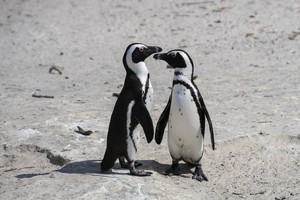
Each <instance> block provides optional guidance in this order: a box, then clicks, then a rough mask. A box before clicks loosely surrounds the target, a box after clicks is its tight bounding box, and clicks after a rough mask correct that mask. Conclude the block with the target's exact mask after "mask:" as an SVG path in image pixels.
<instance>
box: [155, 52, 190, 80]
mask: <svg viewBox="0 0 300 200" xmlns="http://www.w3.org/2000/svg"><path fill="white" fill-rule="evenodd" d="M153 57H154V58H155V59H156V60H164V61H166V62H167V63H168V64H169V65H170V66H171V67H172V68H173V69H175V73H176V72H179V73H180V74H183V75H185V76H188V77H190V78H192V76H193V73H194V63H193V60H192V59H191V57H190V56H189V54H188V53H187V52H185V51H184V50H182V49H174V50H171V51H169V52H167V53H156V54H154V56H153Z"/></svg>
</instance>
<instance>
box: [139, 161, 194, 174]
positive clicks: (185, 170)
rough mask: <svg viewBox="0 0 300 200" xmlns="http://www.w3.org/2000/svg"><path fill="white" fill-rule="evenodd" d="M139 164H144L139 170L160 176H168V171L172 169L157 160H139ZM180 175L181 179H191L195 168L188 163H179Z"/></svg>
mask: <svg viewBox="0 0 300 200" xmlns="http://www.w3.org/2000/svg"><path fill="white" fill-rule="evenodd" d="M137 162H139V163H142V166H140V167H138V169H143V170H146V171H155V172H157V173H158V174H160V175H165V176H168V174H167V173H166V171H167V170H168V169H170V168H171V163H170V164H162V163H159V162H157V161H155V160H137ZM178 166H179V173H180V174H179V175H178V176H180V177H184V178H190V174H191V173H192V172H193V169H194V168H195V166H193V165H191V164H188V163H184V162H182V163H179V164H178Z"/></svg>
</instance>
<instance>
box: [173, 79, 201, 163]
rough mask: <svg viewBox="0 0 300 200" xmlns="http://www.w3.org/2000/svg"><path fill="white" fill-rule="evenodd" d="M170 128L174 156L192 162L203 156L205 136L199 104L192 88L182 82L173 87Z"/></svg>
mask: <svg viewBox="0 0 300 200" xmlns="http://www.w3.org/2000/svg"><path fill="white" fill-rule="evenodd" d="M168 130H169V131H168V145H169V150H170V153H171V155H173V157H176V158H182V159H183V160H185V161H187V162H192V161H193V160H197V159H199V157H201V156H202V150H203V138H202V135H201V127H200V118H199V115H198V112H197V106H196V103H195V100H194V98H193V96H192V95H191V92H190V90H189V89H188V88H186V87H185V86H184V85H181V84H176V85H174V87H173V91H172V101H171V108H170V116H169V127H168Z"/></svg>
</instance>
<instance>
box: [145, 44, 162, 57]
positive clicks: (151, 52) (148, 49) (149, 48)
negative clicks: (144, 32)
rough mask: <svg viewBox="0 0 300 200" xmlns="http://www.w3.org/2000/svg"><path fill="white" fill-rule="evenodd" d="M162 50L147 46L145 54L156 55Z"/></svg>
mask: <svg viewBox="0 0 300 200" xmlns="http://www.w3.org/2000/svg"><path fill="white" fill-rule="evenodd" d="M161 51H162V48H160V47H157V46H148V48H147V52H148V53H149V55H151V54H153V53H157V52H161Z"/></svg>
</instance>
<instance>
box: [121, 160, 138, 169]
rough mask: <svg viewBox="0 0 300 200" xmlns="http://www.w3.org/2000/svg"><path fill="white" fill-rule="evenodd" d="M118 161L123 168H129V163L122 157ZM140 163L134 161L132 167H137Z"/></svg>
mask: <svg viewBox="0 0 300 200" xmlns="http://www.w3.org/2000/svg"><path fill="white" fill-rule="evenodd" d="M119 162H120V165H121V167H122V168H124V169H129V168H130V165H129V163H128V162H126V161H125V158H124V157H120V158H119ZM142 165H143V164H142V163H140V162H137V161H134V167H136V168H137V167H140V166H142Z"/></svg>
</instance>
